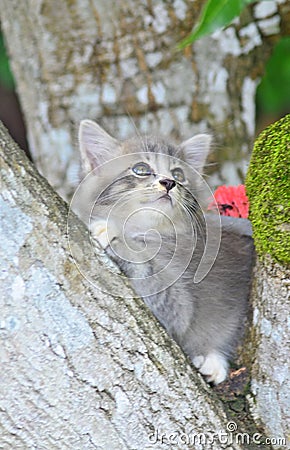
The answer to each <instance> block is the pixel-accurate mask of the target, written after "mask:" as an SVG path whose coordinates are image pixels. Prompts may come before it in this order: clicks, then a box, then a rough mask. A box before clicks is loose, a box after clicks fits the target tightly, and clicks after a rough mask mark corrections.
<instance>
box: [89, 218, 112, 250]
mask: <svg viewBox="0 0 290 450" xmlns="http://www.w3.org/2000/svg"><path fill="white" fill-rule="evenodd" d="M90 232H91V234H92V237H93V239H96V240H97V241H98V243H99V244H100V245H101V247H102V248H103V249H105V248H106V247H108V245H109V243H110V240H109V236H108V228H107V220H103V219H99V220H96V221H94V222H92V223H91V225H90Z"/></svg>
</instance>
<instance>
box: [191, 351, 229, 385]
mask: <svg viewBox="0 0 290 450" xmlns="http://www.w3.org/2000/svg"><path fill="white" fill-rule="evenodd" d="M201 358H203V361H202V360H201ZM195 360H197V363H199V364H200V365H199V367H198V366H197V365H196V364H195ZM193 364H194V365H195V366H196V367H197V368H198V369H199V372H200V373H201V374H202V375H204V376H205V377H206V379H207V381H208V382H209V383H214V384H219V383H222V382H223V381H224V380H225V379H226V377H227V373H228V363H227V361H226V359H225V358H224V356H222V355H220V354H219V353H215V352H213V353H209V354H208V355H207V356H206V357H203V356H196V357H195V358H194V359H193Z"/></svg>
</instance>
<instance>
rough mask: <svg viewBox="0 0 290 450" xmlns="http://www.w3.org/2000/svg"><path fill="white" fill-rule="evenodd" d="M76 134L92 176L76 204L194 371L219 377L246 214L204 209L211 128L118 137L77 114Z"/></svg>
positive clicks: (245, 245)
mask: <svg viewBox="0 0 290 450" xmlns="http://www.w3.org/2000/svg"><path fill="white" fill-rule="evenodd" d="M79 142H80V151H81V158H82V168H83V172H84V175H87V174H89V175H88V176H87V177H86V179H85V181H84V183H82V184H81V186H80V188H79V190H78V195H77V200H76V202H75V210H76V212H77V213H78V214H79V215H80V217H81V218H82V220H83V221H84V222H85V223H86V224H87V225H88V226H89V228H90V231H91V234H92V236H93V237H94V239H96V240H97V241H98V242H99V243H100V244H101V246H102V247H103V248H104V249H106V251H107V252H108V254H109V255H110V256H111V258H112V259H114V260H115V261H116V262H117V264H118V265H119V266H120V268H121V269H122V270H123V272H124V273H125V274H126V275H127V276H128V277H129V278H130V280H131V283H132V285H133V287H134V289H135V290H136V292H137V293H138V294H139V295H140V296H141V297H142V298H143V299H144V301H145V303H146V304H147V305H148V306H149V308H150V309H151V311H152V312H153V313H154V314H155V316H156V317H157V318H158V320H159V321H160V322H161V324H162V325H163V326H164V327H165V328H166V330H167V331H168V333H169V334H170V335H171V336H172V337H173V338H174V339H175V340H176V341H177V342H178V343H179V345H180V346H181V347H182V348H183V350H184V351H185V353H186V354H187V355H189V357H190V358H191V360H192V362H193V364H194V365H195V367H196V368H198V369H199V371H200V373H201V374H203V375H204V376H205V377H206V378H207V381H209V382H213V383H215V384H218V383H221V382H222V381H224V379H225V378H226V375H227V369H228V362H227V361H228V358H229V357H231V356H232V355H233V352H234V350H235V347H236V345H237V343H238V341H239V339H240V337H241V334H242V329H243V324H244V320H245V316H246V311H247V299H248V295H249V289H250V280H251V267H252V257H253V242H252V238H251V227H250V223H249V222H248V221H247V220H245V219H233V218H230V217H220V216H219V215H218V214H204V213H203V211H202V206H201V204H202V197H203V196H204V191H206V189H207V188H206V187H205V185H206V183H205V182H204V181H203V179H202V177H201V175H200V174H201V172H202V170H203V166H204V163H205V160H206V158H207V155H208V152H209V148H210V142H211V137H210V136H208V135H206V134H200V135H196V136H194V137H192V138H191V139H188V140H187V141H185V142H183V143H182V144H181V145H179V146H175V145H173V144H171V143H167V142H165V141H163V140H161V139H157V138H153V137H150V138H149V137H143V138H134V139H130V140H126V141H124V142H118V141H117V140H115V139H114V138H112V137H111V136H110V135H109V134H107V133H106V132H105V131H104V130H103V129H102V128H101V127H100V126H99V125H97V124H96V123H94V122H92V121H89V120H84V121H82V122H81V125H80V130H79ZM208 192H209V191H207V195H205V196H207V197H208V196H209V194H208Z"/></svg>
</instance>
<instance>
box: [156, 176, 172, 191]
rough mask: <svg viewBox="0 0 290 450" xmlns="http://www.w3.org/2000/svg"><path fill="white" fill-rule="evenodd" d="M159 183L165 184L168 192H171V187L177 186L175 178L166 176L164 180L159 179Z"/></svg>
mask: <svg viewBox="0 0 290 450" xmlns="http://www.w3.org/2000/svg"><path fill="white" fill-rule="evenodd" d="M159 183H160V184H161V186H164V187H165V189H166V190H167V192H169V191H170V190H171V189H173V188H174V186H176V183H175V181H174V180H170V179H169V178H164V179H163V180H159Z"/></svg>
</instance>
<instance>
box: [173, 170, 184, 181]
mask: <svg viewBox="0 0 290 450" xmlns="http://www.w3.org/2000/svg"><path fill="white" fill-rule="evenodd" d="M171 173H172V176H173V178H174V179H175V180H176V181H178V182H179V183H183V182H184V181H185V176H184V173H183V170H182V169H180V168H179V167H177V168H176V169H173V170H172V171H171Z"/></svg>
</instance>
